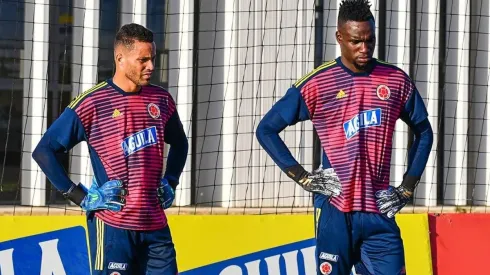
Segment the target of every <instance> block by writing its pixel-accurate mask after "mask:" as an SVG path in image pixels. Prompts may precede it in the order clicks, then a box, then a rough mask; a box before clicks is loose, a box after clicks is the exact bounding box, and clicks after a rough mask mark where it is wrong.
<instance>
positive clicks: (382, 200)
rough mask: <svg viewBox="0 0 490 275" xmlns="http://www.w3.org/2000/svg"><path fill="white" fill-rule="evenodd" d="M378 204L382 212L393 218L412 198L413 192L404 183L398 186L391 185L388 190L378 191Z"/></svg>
mask: <svg viewBox="0 0 490 275" xmlns="http://www.w3.org/2000/svg"><path fill="white" fill-rule="evenodd" d="M375 195H376V199H377V200H376V205H377V206H378V209H379V211H380V212H381V213H383V214H386V215H387V216H388V218H393V217H394V216H395V214H396V213H398V212H399V211H400V210H401V209H402V208H403V207H405V205H407V203H408V202H409V201H410V199H411V198H412V195H413V192H412V191H409V190H408V189H407V188H406V187H404V186H403V185H400V186H398V187H396V188H395V187H393V186H390V187H388V189H387V190H379V191H377V192H376V194H375Z"/></svg>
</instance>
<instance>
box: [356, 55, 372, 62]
mask: <svg viewBox="0 0 490 275" xmlns="http://www.w3.org/2000/svg"><path fill="white" fill-rule="evenodd" d="M369 60H371V58H370V57H367V56H360V57H358V58H357V61H358V62H359V63H368V62H369Z"/></svg>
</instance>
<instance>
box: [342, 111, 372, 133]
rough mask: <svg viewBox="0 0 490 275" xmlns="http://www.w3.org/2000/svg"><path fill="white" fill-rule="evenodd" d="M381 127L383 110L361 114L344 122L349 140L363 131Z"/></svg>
mask: <svg viewBox="0 0 490 275" xmlns="http://www.w3.org/2000/svg"><path fill="white" fill-rule="evenodd" d="M379 125H381V109H380V108H377V109H372V110H367V111H363V112H360V113H359V114H358V115H356V116H355V117H353V118H351V119H350V120H348V121H346V122H344V132H345V137H346V138H347V139H350V138H352V137H353V136H355V135H356V134H357V133H359V131H360V130H361V129H365V128H369V127H373V126H379Z"/></svg>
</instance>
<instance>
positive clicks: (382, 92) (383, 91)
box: [376, 85, 391, 100]
mask: <svg viewBox="0 0 490 275" xmlns="http://www.w3.org/2000/svg"><path fill="white" fill-rule="evenodd" d="M376 94H377V95H378V98H379V99H381V100H387V99H388V98H390V96H391V91H390V88H388V86H386V85H379V86H378V88H377V89H376Z"/></svg>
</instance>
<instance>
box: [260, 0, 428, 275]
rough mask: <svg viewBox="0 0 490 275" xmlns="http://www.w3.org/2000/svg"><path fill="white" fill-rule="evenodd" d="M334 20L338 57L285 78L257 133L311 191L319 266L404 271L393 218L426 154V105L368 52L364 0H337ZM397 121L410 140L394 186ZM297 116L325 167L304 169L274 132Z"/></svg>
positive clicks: (388, 274) (380, 273) (335, 271)
mask: <svg viewBox="0 0 490 275" xmlns="http://www.w3.org/2000/svg"><path fill="white" fill-rule="evenodd" d="M337 24H338V25H337V32H336V39H337V42H338V44H339V45H340V49H341V56H340V57H338V58H336V59H335V60H332V61H330V62H327V63H325V64H323V65H321V66H319V67H318V68H317V69H315V70H314V71H312V72H311V73H309V74H307V75H306V76H304V77H302V78H301V79H299V80H298V81H297V82H296V83H295V84H294V85H292V87H291V88H290V89H289V90H288V91H287V93H286V95H285V96H284V97H283V98H282V99H280V100H279V101H278V102H277V103H276V104H274V106H273V107H272V109H271V110H270V111H269V112H267V114H266V115H265V116H264V117H263V119H262V120H261V122H260V123H259V126H258V128H257V138H258V140H259V142H260V144H261V145H262V147H263V148H264V149H265V150H266V151H267V153H268V154H269V155H270V156H271V158H272V159H273V160H274V162H275V163H276V164H277V165H278V166H279V167H280V168H281V169H282V170H283V171H284V172H285V173H286V174H287V175H288V176H289V177H291V178H292V179H293V180H294V181H295V182H297V183H298V184H300V185H301V186H303V187H305V189H306V190H308V191H313V192H314V194H315V200H314V205H315V208H316V211H315V221H316V225H317V227H316V238H317V244H316V257H317V263H318V265H317V272H318V274H332V275H347V274H350V271H351V269H352V267H353V266H356V267H361V269H362V270H363V271H365V270H367V271H368V272H369V273H371V274H376V275H397V274H405V260H404V250H403V242H402V239H401V236H400V230H399V228H398V226H397V224H396V221H395V219H394V216H395V214H396V213H397V212H398V211H400V209H401V208H402V207H404V206H405V205H406V203H407V202H408V201H409V200H410V199H411V198H412V194H413V192H414V190H415V187H416V185H417V183H418V181H419V179H420V177H421V175H422V172H423V170H424V168H425V165H426V163H427V160H428V156H429V153H430V149H431V147H432V139H433V137H432V135H433V134H432V129H431V125H430V123H429V121H428V118H427V117H428V114H427V110H426V108H425V105H424V102H423V100H422V98H421V96H420V94H419V93H418V91H417V89H416V87H415V85H414V83H413V82H412V80H411V79H410V78H409V77H408V76H407V75H406V74H405V73H404V72H403V71H402V70H401V69H399V68H397V67H395V66H393V65H389V64H386V63H385V62H382V61H379V60H376V59H374V58H372V55H373V52H374V48H375V41H376V38H375V22H374V17H373V15H372V13H371V11H370V4H369V2H368V1H367V0H344V1H342V2H341V3H340V9H339V15H338V22H337ZM398 119H401V120H402V121H404V122H405V123H406V124H408V126H409V127H410V128H411V130H412V131H413V133H415V141H414V143H413V145H412V147H411V148H410V151H409V155H408V156H409V158H408V170H407V172H406V173H405V175H404V178H403V181H402V182H401V183H400V185H399V186H398V187H397V188H393V187H391V186H390V179H389V176H390V159H391V151H392V138H393V133H394V128H395V123H396V121H397V120H398ZM305 120H311V121H312V123H313V126H314V128H315V129H316V131H317V132H318V136H319V138H320V141H321V145H322V148H323V161H322V163H323V168H324V169H325V171H323V172H321V171H317V172H315V173H313V174H311V173H309V172H307V171H305V169H304V168H303V167H302V166H301V165H300V164H298V162H297V161H296V160H295V159H294V158H293V156H292V155H291V153H290V151H289V150H288V148H287V147H286V145H285V144H284V142H283V141H282V140H281V138H280V137H279V135H278V134H279V133H280V132H281V131H282V130H283V129H285V128H286V127H287V126H289V125H294V124H296V123H297V122H300V121H305ZM332 169H333V171H334V172H331V170H332ZM335 177H338V180H339V181H340V183H341V188H340V189H339V190H337V187H336V186H337V185H336V184H334V182H335V180H334V178H335ZM305 183H306V184H305ZM312 186H313V188H312ZM318 190H320V192H318ZM339 193H340V194H339ZM362 274H366V273H362Z"/></svg>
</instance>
